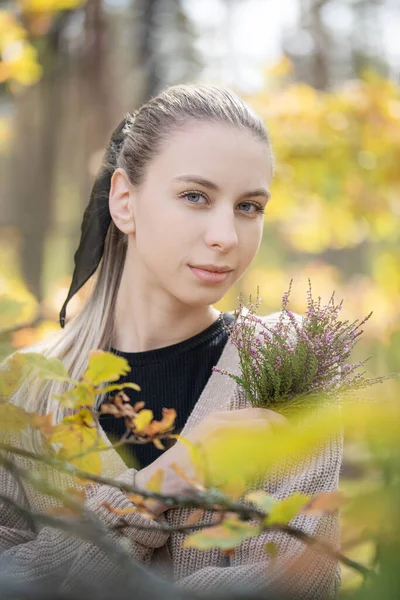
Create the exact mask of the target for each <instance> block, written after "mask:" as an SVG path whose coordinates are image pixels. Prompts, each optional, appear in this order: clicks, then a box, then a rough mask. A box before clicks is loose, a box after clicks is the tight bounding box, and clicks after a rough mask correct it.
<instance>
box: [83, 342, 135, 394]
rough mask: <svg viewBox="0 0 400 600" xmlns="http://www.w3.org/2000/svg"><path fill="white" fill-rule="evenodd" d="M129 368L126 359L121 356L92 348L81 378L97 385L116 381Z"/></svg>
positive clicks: (127, 371)
mask: <svg viewBox="0 0 400 600" xmlns="http://www.w3.org/2000/svg"><path fill="white" fill-rule="evenodd" d="M130 370H131V368H130V366H129V364H128V361H127V360H126V359H125V358H123V357H122V356H117V355H115V354H113V353H112V352H103V351H102V350H92V351H91V352H90V354H89V364H88V368H87V369H86V371H85V373H84V374H83V379H84V381H86V382H87V383H90V384H91V385H92V386H94V387H97V386H98V385H100V384H101V383H103V382H108V381H118V379H119V378H120V377H121V376H122V375H126V374H127V373H129V371H130Z"/></svg>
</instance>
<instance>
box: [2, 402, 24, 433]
mask: <svg viewBox="0 0 400 600" xmlns="http://www.w3.org/2000/svg"><path fill="white" fill-rule="evenodd" d="M30 421H31V415H30V413H28V412H26V411H25V410H24V409H23V408H21V407H19V406H14V405H13V404H11V403H9V402H2V403H1V404H0V431H21V430H22V429H25V428H26V427H28V425H29V424H30Z"/></svg>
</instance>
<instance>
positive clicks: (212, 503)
mask: <svg viewBox="0 0 400 600" xmlns="http://www.w3.org/2000/svg"><path fill="white" fill-rule="evenodd" d="M0 448H1V449H3V450H6V451H8V452H11V453H12V452H15V453H16V454H20V455H23V456H25V457H29V458H33V459H34V460H37V461H39V462H43V463H45V464H47V465H49V466H53V467H54V468H55V469H57V470H61V471H65V472H68V473H70V474H71V475H73V476H75V477H79V478H81V479H89V480H92V481H95V482H97V483H100V484H103V485H108V486H111V487H115V488H118V489H120V490H121V491H124V492H128V493H131V494H137V495H140V496H142V497H143V498H151V499H154V500H158V501H161V502H162V503H163V504H165V505H167V506H180V507H187V508H201V509H203V510H210V511H213V512H216V513H221V512H222V513H226V512H233V513H236V514H237V515H238V516H239V517H240V519H242V520H245V521H249V520H252V519H255V520H257V521H261V522H262V523H261V524H260V525H261V527H262V530H263V531H283V532H285V533H287V534H288V535H290V536H292V537H295V538H296V539H299V540H300V541H302V542H303V543H304V544H306V545H308V546H317V547H318V548H320V549H321V550H322V551H323V552H324V553H325V554H326V555H328V556H330V557H332V558H334V559H335V560H339V561H341V562H342V563H343V564H345V565H346V566H349V567H351V568H352V569H354V570H356V571H358V572H359V573H360V574H362V575H363V576H366V575H368V574H370V573H371V572H370V570H369V569H368V568H367V567H364V566H363V565H361V564H359V563H357V562H355V561H353V560H351V559H349V558H347V557H346V556H344V555H342V554H341V553H340V552H338V551H336V550H335V549H334V548H333V547H332V546H330V545H329V544H326V543H324V542H322V541H320V540H317V539H314V538H313V537H311V536H309V535H307V534H306V533H304V532H303V531H301V530H299V529H296V528H293V527H290V526H289V525H282V524H275V525H268V524H264V523H263V521H264V520H265V517H266V513H265V511H262V510H259V509H257V508H254V507H252V506H249V505H246V504H243V503H241V502H236V501H235V500H231V499H230V498H229V497H228V496H226V495H225V494H223V493H221V492H219V490H216V489H212V490H208V491H204V492H203V491H199V490H191V492H192V494H191V495H189V496H179V495H178V496H176V495H166V494H161V493H158V492H152V491H150V490H147V489H146V490H144V489H138V488H136V487H135V486H133V485H132V486H131V485H128V484H125V483H122V482H118V481H117V480H114V479H109V478H106V477H99V476H97V475H92V474H90V473H86V472H84V471H81V470H80V469H77V468H76V467H74V466H72V465H69V464H65V463H63V462H62V461H59V460H56V459H52V458H50V457H43V456H39V455H36V454H34V453H32V452H28V451H26V450H21V449H19V448H15V447H13V446H10V445H8V444H0ZM0 463H3V465H4V466H5V467H6V468H7V465H8V464H9V463H12V461H10V460H8V459H5V458H1V457H0ZM12 464H13V463H12ZM14 469H16V470H17V471H18V473H19V475H20V477H22V478H24V479H27V480H28V481H29V482H30V483H31V484H32V485H34V486H35V487H39V488H40V490H41V491H42V492H44V493H46V494H48V495H51V496H53V497H55V498H58V499H60V500H61V501H63V502H64V503H65V505H66V506H67V507H68V508H71V509H72V510H74V511H78V512H82V510H83V508H84V507H83V506H82V504H81V503H80V501H79V500H77V499H75V498H72V497H71V496H70V495H67V494H65V493H64V492H62V491H60V490H59V489H58V488H55V487H54V486H52V485H51V484H49V483H48V481H47V480H45V479H43V478H40V477H38V474H37V473H32V472H31V471H29V470H27V469H22V468H19V467H18V468H17V467H15V465H14ZM132 504H133V503H132ZM31 514H32V513H31ZM35 518H36V514H35ZM215 525H216V523H214V524H213V526H215ZM121 527H122V525H121ZM135 527H136V528H137V529H139V530H144V531H146V530H150V529H151V527H146V526H145V525H143V526H138V525H135ZM196 528H197V527H196V526H185V527H163V526H161V525H160V526H159V529H160V531H165V532H167V533H177V532H180V531H187V530H193V529H196ZM199 528H200V529H203V528H204V526H202V527H199Z"/></svg>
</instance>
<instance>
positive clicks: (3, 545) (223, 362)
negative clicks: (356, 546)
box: [0, 309, 342, 600]
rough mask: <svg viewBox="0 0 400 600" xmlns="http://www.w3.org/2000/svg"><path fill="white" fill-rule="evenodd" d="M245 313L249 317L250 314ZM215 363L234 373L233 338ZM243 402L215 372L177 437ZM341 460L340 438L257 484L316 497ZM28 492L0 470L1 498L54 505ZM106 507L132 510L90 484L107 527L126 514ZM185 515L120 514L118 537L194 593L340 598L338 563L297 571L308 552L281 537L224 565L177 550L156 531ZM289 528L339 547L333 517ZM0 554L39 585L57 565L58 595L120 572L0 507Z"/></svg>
mask: <svg viewBox="0 0 400 600" xmlns="http://www.w3.org/2000/svg"><path fill="white" fill-rule="evenodd" d="M244 311H245V312H247V310H246V309H244ZM279 314H280V313H273V314H271V315H268V316H266V317H263V321H264V322H265V323H266V324H268V325H269V326H272V325H273V324H274V323H276V322H277V320H278V318H279ZM239 318H240V317H239ZM217 366H218V367H219V368H220V369H227V370H228V371H230V372H231V373H236V374H239V373H240V369H239V358H238V352H237V349H236V348H235V347H234V345H233V344H232V342H230V340H229V339H228V341H227V344H226V346H225V348H224V350H223V352H222V354H221V357H220V359H219V362H218V364H217ZM246 406H248V403H247V401H246V400H245V398H244V394H243V392H242V390H241V389H240V388H239V386H238V385H237V384H236V382H235V381H234V380H233V379H232V378H230V377H228V376H224V375H221V374H220V373H216V372H213V373H212V375H211V376H210V378H209V380H208V382H207V384H206V386H205V388H204V390H203V392H202V393H201V395H200V397H199V399H198V400H197V403H196V405H195V407H194V409H193V411H192V413H191V414H190V416H189V418H188V420H187V422H186V425H185V427H184V429H183V430H182V432H181V433H182V435H183V436H185V435H186V434H187V433H188V432H189V431H190V430H191V429H192V428H194V427H195V426H197V425H198V424H199V423H200V422H201V421H202V420H203V419H204V418H205V417H206V416H207V415H208V414H210V413H212V412H213V411H217V410H218V411H221V410H235V409H239V408H244V407H246ZM103 433H104V432H103ZM104 437H106V436H105V434H104ZM341 454H342V447H341V441H340V440H337V439H334V440H333V439H330V440H327V441H326V444H325V445H324V446H323V448H322V449H321V448H320V449H319V450H318V452H315V453H314V454H313V455H312V456H309V457H308V458H307V460H306V461H304V464H303V465H302V467H301V468H300V469H299V468H294V469H293V470H292V472H291V473H289V474H288V473H287V472H286V471H285V472H283V471H282V472H277V473H275V474H274V475H273V476H270V477H268V479H266V480H265V481H264V484H263V486H262V487H263V489H264V490H265V491H266V492H268V493H269V494H272V495H273V496H274V497H276V498H278V499H280V498H284V497H286V496H288V495H290V494H292V493H294V492H303V493H306V494H317V493H318V492H327V491H331V490H335V489H337V487H338V480H339V470H340V464H341ZM13 458H14V459H15V457H13ZM102 460H103V473H102V474H103V475H104V476H107V477H114V478H117V479H118V480H120V481H123V482H126V483H130V484H134V481H135V474H136V471H135V470H134V469H127V467H126V465H125V464H124V463H123V461H122V459H121V458H120V457H119V455H118V454H117V453H116V452H115V451H114V450H110V451H107V452H104V453H103V455H102ZM17 462H18V465H20V466H23V467H27V468H32V464H31V463H30V461H29V460H26V459H23V458H18V459H17ZM36 468H37V467H36ZM48 477H49V479H50V480H51V482H52V483H53V484H55V485H57V486H59V487H61V486H63V487H65V476H64V475H62V474H61V473H58V472H55V471H53V470H52V471H51V472H49V474H48ZM24 488H25V490H24V492H25V493H23V492H22V491H21V488H20V486H19V485H18V484H17V482H16V481H15V479H14V478H12V477H11V476H10V474H9V473H8V472H7V471H6V470H4V469H0V493H1V495H6V496H8V497H11V498H12V499H14V500H15V501H16V502H18V503H19V504H22V505H23V504H24V503H26V501H28V502H29V504H30V507H31V509H32V510H34V511H40V512H42V511H45V510H46V509H48V508H49V506H53V505H54V504H55V501H54V499H51V498H49V497H48V496H45V495H43V494H40V493H38V492H37V490H35V489H34V488H32V487H31V486H29V485H27V484H24ZM104 501H107V502H108V503H110V504H111V505H112V506H114V507H115V508H119V509H122V508H127V507H129V506H132V505H131V503H130V501H129V500H128V499H127V497H126V495H125V494H124V493H123V492H121V491H120V490H119V489H116V488H111V487H109V486H104V485H98V484H96V485H94V484H93V485H90V486H89V488H88V491H87V501H86V505H87V507H88V509H91V510H93V511H95V512H96V514H97V515H98V516H99V517H100V518H101V520H102V522H103V523H105V524H106V525H107V526H114V525H115V524H116V523H118V521H119V520H120V519H121V518H122V517H120V516H119V515H115V514H113V513H110V512H109V511H107V510H106V509H105V508H104V507H103V506H102V504H103V502H104ZM191 512H192V509H183V508H174V509H170V510H167V511H166V512H165V513H164V514H163V515H161V516H160V517H159V519H158V520H157V521H149V520H147V519H145V518H143V517H141V516H140V515H138V514H134V513H133V514H130V515H125V516H124V517H123V518H124V520H125V522H127V523H128V524H129V526H128V527H127V528H126V529H125V530H124V535H125V536H126V537H127V538H128V539H129V550H130V553H131V555H132V557H133V558H134V559H135V560H136V561H138V562H139V563H141V564H142V565H149V566H150V567H152V568H154V572H157V573H158V574H159V573H162V574H163V575H166V574H167V573H168V577H169V578H170V579H172V580H173V581H174V582H175V583H176V584H177V585H178V586H184V587H185V588H192V589H194V590H196V591H203V592H212V591H223V590H226V589H228V588H229V586H233V587H232V588H231V589H235V590H238V589H239V588H240V586H248V587H249V589H251V590H254V591H256V590H266V591H268V592H270V593H272V592H273V591H275V590H278V592H279V593H282V594H283V593H284V594H288V595H290V596H291V597H292V596H293V598H296V599H297V600H301V599H302V598H307V599H308V598H312V599H318V600H319V599H322V598H323V599H329V598H334V597H335V595H336V594H337V591H338V586H339V582H340V570H339V566H338V564H337V562H336V561H334V560H332V559H328V558H326V556H325V555H324V554H323V553H322V552H321V551H320V550H319V551H314V552H312V555H311V556H308V557H307V560H305V561H304V560H303V561H302V562H299V564H298V565H297V566H295V568H293V567H292V568H290V564H291V563H292V561H294V560H295V559H296V558H298V557H300V556H301V555H302V554H303V553H304V551H305V547H304V545H303V544H302V543H301V542H299V541H296V540H294V539H293V538H291V537H289V536H288V535H286V534H283V533H277V532H274V533H264V534H261V535H259V536H257V537H254V538H250V539H248V540H246V541H244V542H243V543H241V544H240V546H238V547H237V549H236V551H235V553H234V554H233V555H232V556H230V558H229V561H228V564H227V560H228V559H227V558H226V556H224V555H223V554H222V553H221V552H220V551H219V550H218V549H212V550H210V551H200V550H196V549H193V548H190V549H189V548H182V542H183V541H184V539H185V534H183V533H172V534H171V533H166V532H164V531H161V530H160V528H161V527H165V526H171V527H173V526H175V527H176V526H181V525H183V524H184V523H185V522H186V521H187V519H188V517H189V515H190V514H191ZM211 518H212V513H210V512H206V513H205V514H204V517H203V518H202V521H201V522H204V523H209V522H210V519H211ZM135 525H137V526H143V525H146V526H147V527H149V528H150V530H148V531H143V530H141V529H138V528H135ZM291 525H293V526H294V527H297V528H299V529H301V530H303V531H304V532H306V533H308V534H309V535H312V536H316V537H318V538H320V539H322V540H324V541H326V542H328V543H331V544H333V545H334V546H336V547H337V546H338V517H337V515H330V516H324V517H319V516H318V517H317V516H309V515H302V516H298V517H296V518H295V519H293V521H292V522H291ZM110 535H111V536H113V537H114V538H115V539H117V538H119V537H120V535H121V534H118V533H117V532H116V531H115V530H114V531H113V532H112V533H111V534H110ZM269 541H274V542H276V543H277V544H278V546H279V555H278V557H277V558H275V559H274V561H273V562H272V559H271V558H270V555H269V554H267V553H266V551H265V544H266V543H267V542H269ZM125 544H126V541H125ZM0 553H1V554H0V575H2V574H4V573H6V572H7V573H8V574H10V573H11V574H12V576H13V577H15V578H16V580H18V581H26V582H27V583H28V582H29V583H34V582H36V583H40V582H44V581H46V578H48V579H49V580H51V579H52V577H53V575H54V574H55V573H56V572H57V570H58V569H60V570H62V572H63V573H64V575H63V578H62V583H61V584H60V589H61V590H62V591H73V590H74V589H75V590H76V586H77V585H78V583H77V582H79V581H80V579H81V577H87V575H88V574H90V573H93V577H92V579H93V581H95V580H96V581H97V582H99V581H100V580H101V578H102V577H103V578H108V577H110V576H111V573H114V574H115V569H116V567H115V565H114V566H112V567H111V566H110V564H109V562H108V559H107V557H106V556H105V554H103V553H102V551H100V550H99V549H98V547H97V546H95V545H93V544H92V543H90V542H86V541H83V540H81V539H78V538H75V537H72V536H67V535H65V534H64V533H63V532H62V531H59V530H57V529H54V528H52V527H50V526H43V527H42V528H41V529H40V531H38V532H37V531H36V532H34V531H32V530H31V529H30V528H29V526H28V525H27V522H26V520H25V519H23V518H22V516H21V515H20V514H19V513H18V512H17V511H15V509H13V507H12V506H10V505H9V504H4V503H1V502H0ZM303 556H304V554H303ZM10 565H12V568H11V569H10ZM7 569H8V571H7Z"/></svg>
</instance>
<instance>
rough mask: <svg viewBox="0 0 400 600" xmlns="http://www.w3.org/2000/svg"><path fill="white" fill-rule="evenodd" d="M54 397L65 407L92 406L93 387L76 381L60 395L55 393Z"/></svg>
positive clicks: (93, 401)
mask: <svg viewBox="0 0 400 600" xmlns="http://www.w3.org/2000/svg"><path fill="white" fill-rule="evenodd" d="M54 398H56V399H57V400H59V402H60V403H61V404H62V405H63V406H65V407H66V408H80V407H81V406H93V405H94V403H95V400H96V397H95V395H94V392H93V388H92V387H91V386H89V385H87V384H86V383H84V382H80V383H78V384H77V385H76V386H74V387H73V388H72V389H71V390H68V391H67V392H64V393H63V394H61V395H60V396H58V395H55V396H54Z"/></svg>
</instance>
